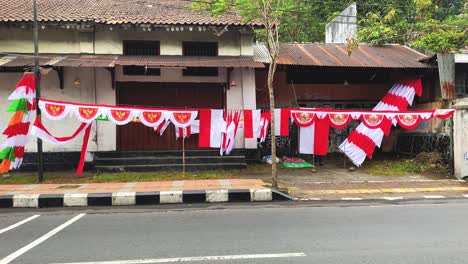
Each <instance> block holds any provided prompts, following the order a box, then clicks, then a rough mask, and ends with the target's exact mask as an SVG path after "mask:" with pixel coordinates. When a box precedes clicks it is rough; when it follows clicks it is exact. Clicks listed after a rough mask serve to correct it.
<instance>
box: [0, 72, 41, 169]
mask: <svg viewBox="0 0 468 264" xmlns="http://www.w3.org/2000/svg"><path fill="white" fill-rule="evenodd" d="M35 98H36V91H35V79H34V75H33V74H32V73H25V74H24V75H23V77H22V78H21V80H20V81H19V82H18V84H17V85H16V89H15V91H14V92H13V93H12V94H11V95H10V96H9V97H8V100H10V101H11V104H10V106H9V107H8V109H7V110H6V111H7V112H9V113H13V116H12V117H11V119H10V121H9V122H8V125H7V128H6V129H5V130H4V131H3V135H5V136H6V137H7V139H6V140H5V141H4V142H3V144H2V145H1V147H0V149H1V151H0V161H1V162H0V173H6V172H8V171H9V170H12V169H17V168H19V167H20V166H21V163H22V162H23V156H24V147H25V145H26V143H27V142H28V132H29V126H30V124H31V121H32V120H33V118H34V116H35V112H36V102H35Z"/></svg>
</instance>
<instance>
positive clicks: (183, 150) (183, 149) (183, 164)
mask: <svg viewBox="0 0 468 264" xmlns="http://www.w3.org/2000/svg"><path fill="white" fill-rule="evenodd" d="M182 176H183V177H184V178H185V137H184V136H183V135H182Z"/></svg>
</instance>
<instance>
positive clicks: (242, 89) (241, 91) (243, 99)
mask: <svg viewBox="0 0 468 264" xmlns="http://www.w3.org/2000/svg"><path fill="white" fill-rule="evenodd" d="M231 80H233V81H235V82H236V86H234V87H230V89H228V90H227V92H226V93H227V94H226V97H227V109H228V110H229V109H231V110H240V109H256V100H255V92H256V91H255V71H254V70H253V69H235V70H233V71H232V73H231ZM256 146H257V142H256V140H253V139H247V140H244V120H243V119H241V121H240V124H239V130H238V132H237V136H236V142H235V145H234V147H235V148H244V147H245V148H256Z"/></svg>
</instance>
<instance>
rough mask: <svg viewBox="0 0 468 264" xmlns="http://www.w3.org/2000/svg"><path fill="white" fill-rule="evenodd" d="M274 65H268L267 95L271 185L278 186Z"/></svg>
mask: <svg viewBox="0 0 468 264" xmlns="http://www.w3.org/2000/svg"><path fill="white" fill-rule="evenodd" d="M274 68H276V67H275V65H273V62H272V63H270V66H269V67H268V95H269V97H270V114H271V123H270V134H271V161H272V162H271V182H272V187H273V188H275V189H277V188H278V171H277V167H276V133H275V121H276V120H275V94H274V89H273V88H274V87H273V80H274V75H275V70H274Z"/></svg>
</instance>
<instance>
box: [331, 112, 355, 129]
mask: <svg viewBox="0 0 468 264" xmlns="http://www.w3.org/2000/svg"><path fill="white" fill-rule="evenodd" d="M328 117H329V118H330V125H331V126H332V127H333V128H336V129H343V128H345V127H346V126H348V124H349V122H351V114H341V113H333V114H328Z"/></svg>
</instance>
